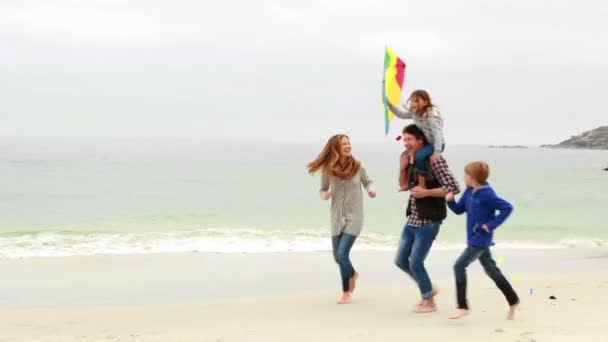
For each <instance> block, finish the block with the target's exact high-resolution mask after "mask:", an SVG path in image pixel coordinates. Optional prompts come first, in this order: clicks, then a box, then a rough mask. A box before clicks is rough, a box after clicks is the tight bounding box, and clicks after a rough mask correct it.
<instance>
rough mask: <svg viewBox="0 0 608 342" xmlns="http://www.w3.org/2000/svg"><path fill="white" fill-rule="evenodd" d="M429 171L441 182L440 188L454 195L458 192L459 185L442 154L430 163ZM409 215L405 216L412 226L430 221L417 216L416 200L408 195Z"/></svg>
mask: <svg viewBox="0 0 608 342" xmlns="http://www.w3.org/2000/svg"><path fill="white" fill-rule="evenodd" d="M431 172H432V173H433V175H434V176H435V177H436V178H437V181H439V184H441V188H442V189H443V190H444V191H445V192H451V193H453V194H454V195H456V194H458V193H459V192H460V187H459V186H458V181H457V180H456V178H454V175H453V174H452V171H450V169H449V168H448V163H447V162H446V161H445V159H443V157H442V156H439V160H437V161H436V162H434V163H431ZM409 201H410V206H411V207H410V209H411V213H410V216H409V217H408V218H407V224H408V225H410V226H412V227H422V226H425V225H427V224H430V223H432V221H431V220H428V219H423V218H420V217H419V216H418V210H417V209H416V200H415V198H414V197H413V196H411V195H410V199H409Z"/></svg>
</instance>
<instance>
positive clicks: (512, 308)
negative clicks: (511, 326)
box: [507, 303, 519, 321]
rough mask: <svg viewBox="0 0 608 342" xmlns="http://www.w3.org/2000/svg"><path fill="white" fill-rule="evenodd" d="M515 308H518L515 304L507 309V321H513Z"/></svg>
mask: <svg viewBox="0 0 608 342" xmlns="http://www.w3.org/2000/svg"><path fill="white" fill-rule="evenodd" d="M517 308H519V303H518V304H515V305H511V306H510V307H509V315H507V319H508V320H509V321H512V320H514V319H515V311H516V310H517Z"/></svg>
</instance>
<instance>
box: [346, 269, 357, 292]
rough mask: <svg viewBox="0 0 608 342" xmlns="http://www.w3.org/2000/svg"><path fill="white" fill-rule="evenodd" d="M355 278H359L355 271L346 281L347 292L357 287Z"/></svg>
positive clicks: (353, 290)
mask: <svg viewBox="0 0 608 342" xmlns="http://www.w3.org/2000/svg"><path fill="white" fill-rule="evenodd" d="M357 279H359V273H357V272H355V274H353V276H352V277H351V278H350V281H349V282H348V293H353V292H355V288H356V287H357Z"/></svg>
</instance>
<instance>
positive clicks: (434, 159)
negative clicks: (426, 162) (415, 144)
mask: <svg viewBox="0 0 608 342" xmlns="http://www.w3.org/2000/svg"><path fill="white" fill-rule="evenodd" d="M430 159H431V163H434V162H436V161H438V160H439V155H438V154H436V153H434V154H433V155H432V156H431V158H430Z"/></svg>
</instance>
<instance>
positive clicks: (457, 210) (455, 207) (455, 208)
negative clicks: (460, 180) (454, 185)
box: [448, 192, 467, 215]
mask: <svg viewBox="0 0 608 342" xmlns="http://www.w3.org/2000/svg"><path fill="white" fill-rule="evenodd" d="M466 195H467V193H466V192H465V193H464V195H462V197H460V200H458V202H456V201H455V200H451V201H448V207H449V208H450V210H451V211H452V212H453V213H454V214H456V215H461V214H464V212H465V211H466V206H465V205H464V203H465V199H464V197H465V196H466Z"/></svg>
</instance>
